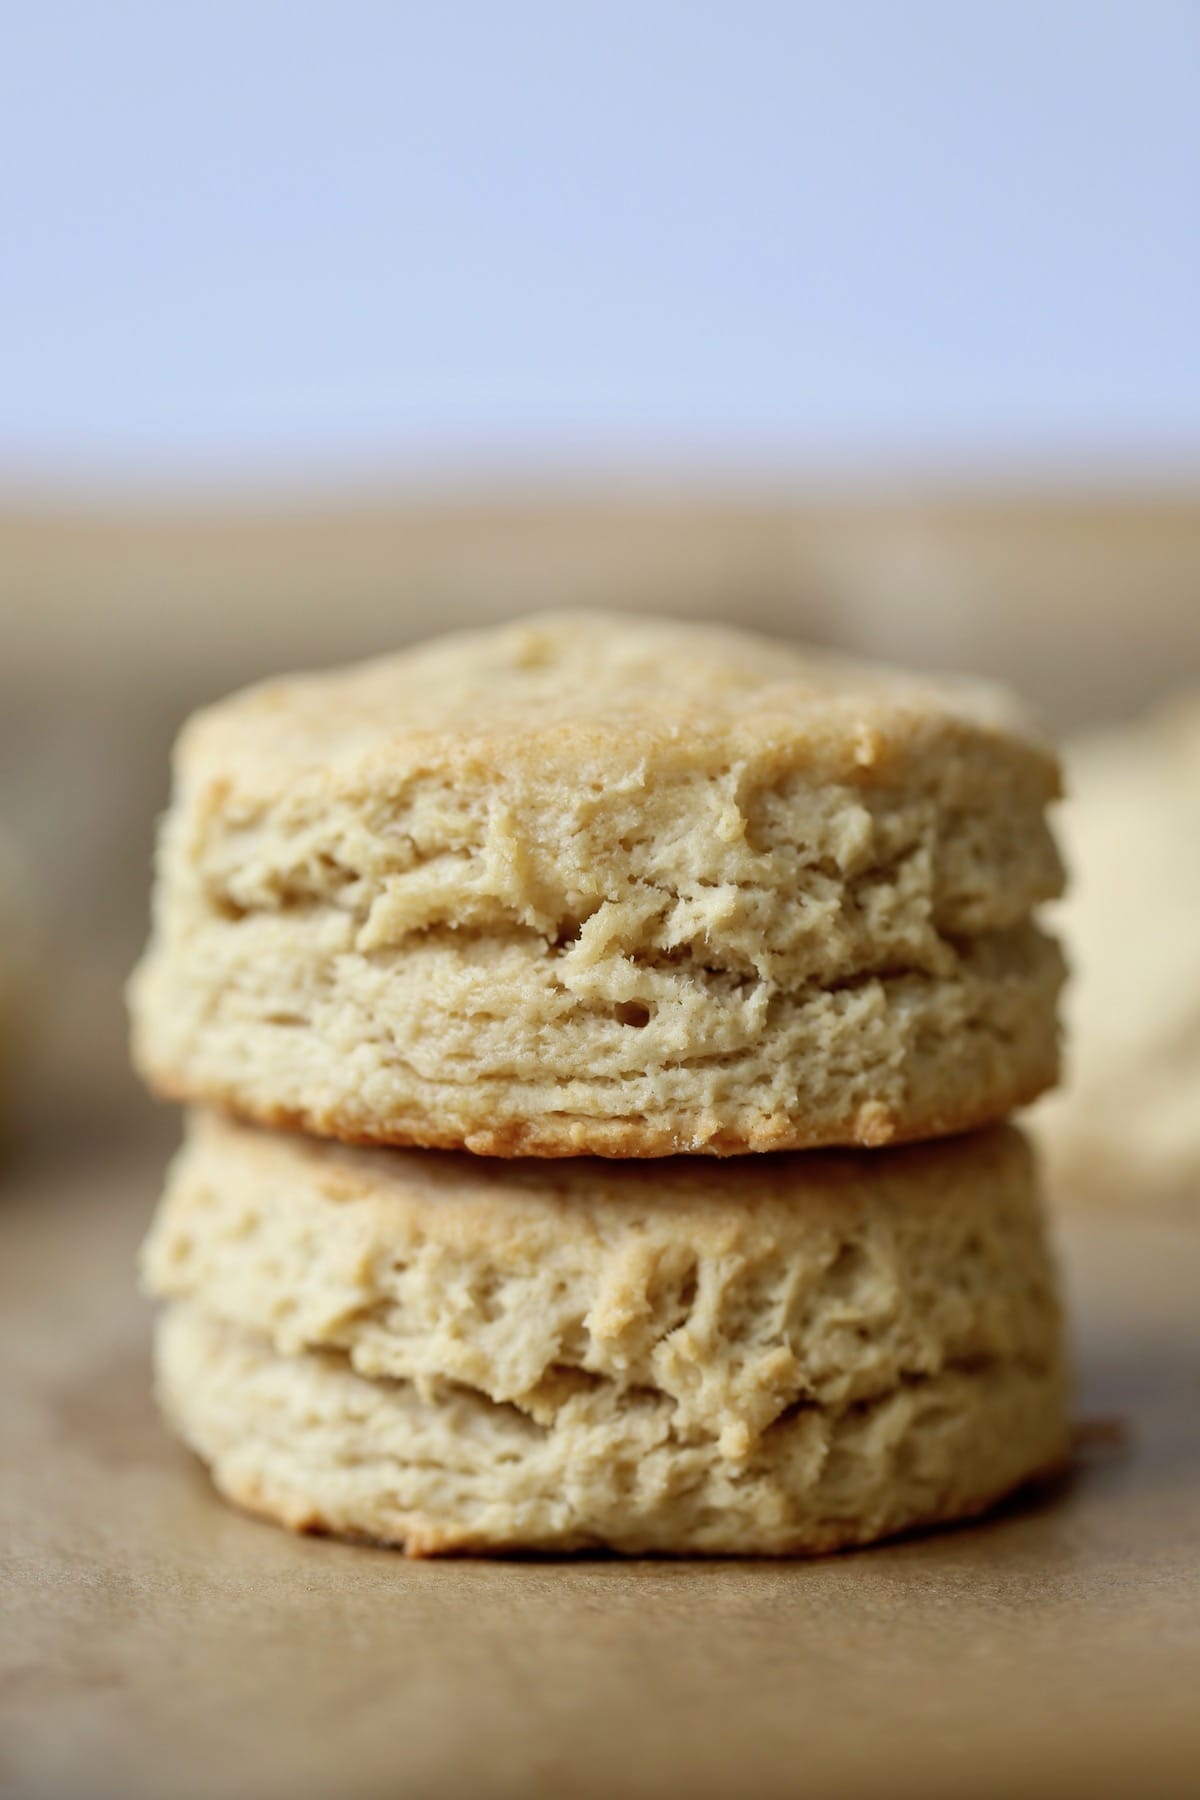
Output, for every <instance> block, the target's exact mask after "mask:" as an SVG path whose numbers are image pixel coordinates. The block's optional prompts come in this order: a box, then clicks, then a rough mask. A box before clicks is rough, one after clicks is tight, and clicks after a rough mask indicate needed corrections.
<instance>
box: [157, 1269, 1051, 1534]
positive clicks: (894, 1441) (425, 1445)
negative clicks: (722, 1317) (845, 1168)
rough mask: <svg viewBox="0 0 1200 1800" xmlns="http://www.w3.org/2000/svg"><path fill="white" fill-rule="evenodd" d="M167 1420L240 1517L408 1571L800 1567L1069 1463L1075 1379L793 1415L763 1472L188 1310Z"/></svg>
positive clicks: (674, 1425)
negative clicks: (1068, 1405)
mask: <svg viewBox="0 0 1200 1800" xmlns="http://www.w3.org/2000/svg"><path fill="white" fill-rule="evenodd" d="M156 1360H157V1370H158V1384H159V1392H160V1396H161V1398H162V1402H163V1405H164V1407H165V1409H166V1411H167V1413H168V1416H169V1417H170V1418H171V1419H172V1421H173V1422H174V1424H175V1427H176V1429H177V1430H178V1431H179V1433H180V1435H181V1436H182V1437H183V1438H184V1439H185V1440H186V1441H187V1442H188V1443H189V1444H191V1445H192V1447H193V1448H194V1449H196V1450H197V1451H198V1452H199V1454H200V1455H201V1456H202V1457H204V1459H205V1460H206V1461H207V1462H208V1463H209V1464H210V1466H211V1468H212V1472H213V1475H214V1478H215V1480H216V1482H217V1485H218V1486H219V1487H220V1488H221V1489H222V1490H223V1492H225V1493H226V1494H227V1495H228V1496H229V1497H230V1498H231V1499H233V1500H234V1501H236V1502H237V1503H238V1504H240V1505H243V1506H246V1507H248V1508H250V1509H251V1510H253V1511H256V1512H260V1513H264V1514H266V1515H268V1516H270V1517H272V1518H275V1519H278V1520H280V1521H281V1522H283V1523H284V1524H287V1525H290V1526H292V1527H294V1528H296V1529H304V1530H311V1529H319V1530H326V1531H333V1532H339V1533H344V1534H347V1535H351V1536H356V1537H367V1538H371V1539H374V1540H376V1541H378V1542H381V1543H395V1544H400V1545H403V1547H404V1548H405V1549H406V1550H407V1551H408V1552H409V1554H411V1555H432V1554H437V1553H439V1552H446V1551H456V1550H457V1551H463V1550H510V1549H542V1550H576V1549H584V1548H588V1547H591V1546H598V1545H604V1546H608V1547H610V1548H612V1549H616V1550H621V1551H626V1552H631V1553H644V1552H676V1553H678V1552H700V1553H709V1554H719V1555H737V1554H750V1555H804V1554H812V1553H817V1552H821V1551H828V1550H835V1549H839V1548H842V1547H845V1546H849V1545H854V1544H865V1543H869V1542H871V1541H872V1540H874V1539H878V1538H881V1537H885V1536H887V1535H889V1534H891V1533H894V1532H897V1531H903V1530H907V1529H909V1528H911V1527H913V1526H916V1525H928V1524H934V1523H939V1522H943V1521H946V1520H950V1519H956V1518H962V1517H965V1516H968V1515H970V1514H972V1513H976V1512H978V1511H980V1510H981V1509H982V1508H984V1507H986V1506H988V1505H990V1504H992V1503H993V1502H995V1501H996V1500H998V1499H1000V1498H1001V1497H1002V1496H1004V1495H1005V1494H1007V1493H1009V1492H1010V1491H1011V1490H1012V1489H1013V1488H1015V1487H1017V1486H1018V1485H1019V1484H1020V1483H1022V1482H1023V1481H1026V1480H1028V1479H1029V1478H1030V1477H1032V1476H1034V1475H1037V1474H1041V1473H1044V1472H1047V1471H1048V1470H1050V1469H1053V1468H1055V1467H1057V1466H1058V1465H1059V1464H1061V1462H1062V1461H1063V1459H1064V1457H1065V1455H1066V1447H1067V1441H1066V1422H1065V1412H1064V1401H1063V1382H1062V1371H1061V1367H1060V1366H1059V1365H1058V1363H1057V1362H1056V1363H1054V1364H1052V1365H1050V1366H1041V1367H1035V1366H1031V1365H1024V1364H1020V1363H998V1364H995V1365H991V1364H989V1365H984V1366H978V1367H977V1366H970V1367H964V1368H960V1369H952V1370H946V1371H944V1372H943V1373H941V1374H939V1375H935V1376H931V1377H927V1378H919V1379H915V1380H913V1381H910V1382H907V1383H905V1384H904V1385H903V1386H901V1387H899V1388H897V1389H895V1390H893V1391H891V1392H890V1393H887V1394H885V1395H883V1396H881V1397H879V1398H877V1399H875V1400H871V1401H865V1402H860V1403H852V1404H849V1405H845V1406H838V1407H825V1406H819V1405H813V1406H804V1407H798V1408H796V1409H793V1410H792V1411H790V1412H788V1413H787V1414H786V1415H784V1416H783V1417H782V1418H781V1419H780V1420H779V1421H778V1422H777V1423H776V1424H775V1426H774V1427H773V1428H772V1429H771V1431H769V1432H768V1433H767V1434H766V1435H765V1436H764V1437H763V1438H762V1439H761V1440H760V1442H759V1443H758V1444H757V1445H756V1447H755V1449H754V1450H753V1452H752V1453H751V1454H750V1455H749V1456H748V1457H746V1458H743V1459H739V1460H732V1459H730V1458H728V1457H726V1456H723V1455H722V1454H721V1452H720V1450H719V1449H718V1447H717V1446H716V1444H715V1442H714V1440H713V1439H712V1438H711V1437H708V1436H705V1435H703V1434H701V1433H699V1432H691V1431H686V1430H681V1429H680V1426H679V1421H678V1418H677V1415H676V1412H675V1409H674V1408H673V1407H672V1406H671V1405H670V1403H669V1402H668V1401H665V1400H663V1399H662V1398H660V1397H651V1396H648V1395H644V1394H639V1395H617V1394H615V1393H614V1392H613V1391H611V1390H607V1389H600V1390H595V1391H589V1392H587V1393H584V1394H580V1395H577V1396H575V1397H574V1398H572V1399H571V1400H569V1401H567V1402H566V1403H565V1404H564V1405H563V1406H561V1407H560V1408H559V1409H558V1410H557V1412H556V1413H555V1416H554V1420H553V1422H552V1423H551V1424H549V1425H542V1424H539V1423H538V1422H537V1421H535V1420H533V1419H531V1418H530V1417H529V1416H528V1415H527V1414H525V1413H522V1412H520V1411H519V1410H517V1409H516V1408H514V1407H510V1406H498V1405H495V1404H494V1403H492V1402H490V1401H487V1400H485V1399H483V1398H482V1397H481V1396H479V1395H478V1394H477V1393H474V1392H471V1391H469V1390H464V1389H458V1388H450V1389H447V1390H445V1391H443V1392H441V1393H440V1394H439V1395H437V1396H436V1397H431V1398H422V1396H421V1395H420V1394H419V1393H418V1391H417V1390H416V1389H415V1388H414V1387H413V1386H412V1385H411V1384H409V1383H407V1382H395V1381H380V1380H365V1379H364V1378H363V1377H362V1376H360V1375H357V1374H355V1373H353V1372H352V1371H351V1370H350V1369H349V1367H348V1365H347V1363H346V1361H345V1359H344V1358H341V1357H337V1356H334V1355H331V1354H323V1355H317V1354H309V1355H302V1356H294V1357H287V1356H280V1355H278V1354H277V1353H276V1352H275V1351H274V1350H272V1349H271V1347H270V1346H269V1345H268V1344H267V1343H266V1341H265V1340H264V1339H262V1338H259V1337H256V1336H254V1335H253V1334H251V1333H247V1332H244V1331H241V1330H239V1329H237V1328H236V1327H234V1326H231V1325H228V1324H226V1323H224V1322H222V1321H219V1320H215V1319H212V1318H210V1317H209V1316H208V1315H206V1314H205V1313H204V1312H203V1311H202V1310H201V1309H199V1308H198V1307H195V1306H192V1305H189V1304H187V1303H181V1304H176V1305H174V1306H172V1307H170V1308H169V1309H168V1311H167V1312H166V1314H165V1315H164V1317H163V1318H162V1319H161V1320H160V1322H159V1326H158V1335H157V1345H156Z"/></svg>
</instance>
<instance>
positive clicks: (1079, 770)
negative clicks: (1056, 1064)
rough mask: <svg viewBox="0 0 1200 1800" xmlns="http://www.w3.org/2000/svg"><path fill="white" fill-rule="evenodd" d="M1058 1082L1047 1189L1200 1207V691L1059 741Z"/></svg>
mask: <svg viewBox="0 0 1200 1800" xmlns="http://www.w3.org/2000/svg"><path fill="white" fill-rule="evenodd" d="M1067 769H1068V783H1069V798H1068V802H1067V805H1066V806H1065V807H1064V809H1063V829H1064V834H1065V841H1066V845H1067V851H1068V855H1069V859H1070V862H1071V866H1072V875H1073V880H1072V890H1071V898H1070V900H1069V901H1068V903H1067V904H1066V906H1065V907H1064V909H1063V917H1062V925H1063V931H1064V934H1065V936H1066V937H1067V938H1068V940H1069V944H1070V949H1071V956H1072V961H1073V963H1074V964H1075V966H1076V969H1077V975H1078V979H1077V980H1076V982H1075V983H1074V984H1073V990H1072V994H1071V999H1070V1002H1069V1015H1070V1019H1071V1025H1072V1054H1071V1058H1070V1066H1069V1069H1068V1076H1069V1079H1068V1084H1067V1087H1066V1089H1065V1091H1064V1092H1063V1093H1062V1095H1060V1096H1056V1097H1055V1098H1054V1100H1053V1101H1051V1102H1050V1103H1048V1104H1047V1105H1046V1107H1045V1108H1044V1109H1039V1113H1038V1115H1037V1117H1038V1125H1039V1129H1040V1131H1041V1133H1042V1136H1043V1138H1044V1141H1045V1145H1046V1151H1047V1162H1048V1170H1049V1175H1050V1180H1051V1185H1052V1189H1053V1192H1054V1194H1055V1196H1056V1198H1061V1199H1063V1200H1065V1201H1067V1202H1069V1203H1071V1204H1079V1205H1083V1206H1087V1205H1098V1206H1107V1205H1112V1206H1117V1207H1121V1206H1128V1207H1131V1208H1149V1209H1158V1210H1161V1211H1174V1212H1177V1213H1179V1214H1180V1215H1183V1216H1192V1217H1197V1216H1200V690H1197V691H1195V692H1194V693H1192V694H1190V695H1187V696H1181V697H1179V698H1178V699H1177V700H1176V701H1175V702H1174V703H1173V704H1171V705H1168V706H1166V707H1164V708H1162V709H1161V710H1160V711H1158V712H1157V713H1156V714H1153V715H1152V716H1150V717H1149V718H1147V719H1145V720H1143V721H1141V722H1140V723H1139V724H1136V725H1132V726H1128V727H1126V728H1124V729H1114V730H1110V731H1106V732H1097V733H1094V734H1092V735H1090V736H1087V737H1084V738H1081V739H1080V740H1079V741H1078V743H1077V744H1075V745H1074V746H1073V747H1072V748H1071V749H1070V750H1069V753H1068V764H1067Z"/></svg>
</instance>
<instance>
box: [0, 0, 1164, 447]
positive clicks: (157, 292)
mask: <svg viewBox="0 0 1200 1800" xmlns="http://www.w3.org/2000/svg"><path fill="white" fill-rule="evenodd" d="M0 256H2V258H3V272H2V290H0V291H2V294H3V300H2V305H3V332H2V335H0V355H2V358H3V366H2V369H0V375H2V379H0V474H3V475H4V476H6V477H7V478H8V479H9V480H10V481H11V480H12V479H14V478H15V479H17V480H33V481H35V482H36V481H39V480H45V479H48V480H51V481H53V480H57V479H62V478H64V477H68V478H71V479H75V478H78V477H79V476H83V477H85V478H96V479H101V480H111V479H118V480H120V479H123V478H126V477H130V478H144V477H145V476H147V475H149V476H152V477H166V478H169V479H173V478H175V477H176V476H180V477H184V478H187V477H190V476H195V475H197V474H199V475H204V476H207V475H212V474H217V475H221V476H224V475H227V474H228V473H230V472H231V471H240V470H256V471H259V472H267V473H271V472H279V473H284V474H287V473H294V472H295V471H297V470H303V471H306V472H311V471H317V472H322V473H327V472H336V471H343V470H357V471H362V472H369V471H373V470H375V471H394V470H397V469H406V470H419V469H422V468H437V467H439V466H442V465H444V464H445V463H446V462H447V461H450V462H453V463H460V462H461V461H462V460H463V459H467V460H470V461H473V462H476V463H480V464H483V465H485V466H488V467H495V466H497V465H503V466H511V465H512V464H513V462H514V461H515V462H516V463H518V464H522V463H525V464H533V465H537V466H539V467H551V468H554V467H564V466H569V465H571V464H572V463H573V462H583V463H588V462H594V461H596V460H602V461H606V462H609V463H611V462H613V461H614V459H616V460H620V459H634V460H638V461H646V462H648V463H652V462H653V461H654V460H655V459H656V458H661V457H664V456H665V457H670V458H671V459H673V460H674V461H675V462H679V461H680V460H681V459H682V460H685V461H691V462H693V463H697V464H705V463H710V464H711V463H713V462H717V463H720V464H723V465H724V466H726V467H730V466H733V467H736V466H739V465H755V466H758V467H762V466H768V467H769V466H776V465H778V466H792V467H794V466H796V465H797V464H798V463H802V464H806V465H809V464H812V465H816V466H818V467H824V466H833V465H847V464H848V465H855V464H861V463H864V462H866V463H870V464H878V463H881V462H882V463H884V464H888V463H895V462H897V461H899V462H901V463H905V462H907V461H909V460H911V459H917V460H922V461H924V462H926V463H929V462H932V463H935V464H937V465H939V466H948V467H950V468H951V469H953V468H955V467H957V466H959V465H960V464H962V463H971V462H973V461H982V462H983V463H985V464H986V463H988V462H989V461H990V462H993V463H994V462H995V461H997V460H1000V461H1002V462H1004V461H1007V462H1012V461H1014V460H1015V461H1017V462H1018V463H1019V462H1021V461H1022V460H1029V459H1033V460H1034V461H1040V462H1042V463H1045V462H1047V461H1049V462H1051V463H1054V462H1062V461H1066V462H1067V463H1071V464H1078V463H1079V462H1080V461H1083V462H1087V463H1094V462H1097V461H1100V462H1116V463H1118V464H1120V465H1121V466H1123V467H1126V468H1128V467H1129V466H1131V465H1132V466H1134V467H1141V466H1146V465H1147V463H1148V462H1149V461H1152V460H1157V461H1158V462H1163V461H1165V462H1167V463H1170V462H1171V461H1172V460H1173V459H1174V460H1175V461H1176V462H1178V461H1179V460H1183V461H1185V462H1186V461H1191V460H1194V459H1195V458H1196V457H1197V455H1198V454H1200V3H1197V0H1191V3H1188V4H1165V3H1162V0H1139V3H1124V4H1105V3H1104V0H1087V3H1085V0H1079V3H1077V0H1040V3H1033V0H1008V3H1006V0H994V3H993V4H984V3H982V0H979V3H976V0H896V3H895V4H888V3H886V0H874V3H869V0H849V3H844V0H822V3H820V4H794V5H787V4H752V3H751V4H721V5H715V4H703V3H702V0H701V3H699V4H673V3H669V0H632V3H626V0H606V3H604V4H591V3H589V4H582V5H581V4H573V3H572V0H552V3H551V0H547V3H544V4H543V3H521V0H515V3H508V0H497V3H495V4H484V3H482V0H464V3H461V4H457V5H455V4H445V3H439V0H434V3H432V4H429V3H426V4H420V5H384V4H368V3H358V4H354V3H347V4H333V3H330V4H325V5H319V6H317V5H304V4H285V3H280V4H266V3H265V0H239V3H237V4H225V3H222V0H207V3H199V0H193V3H192V4H190V5H188V4H170V3H169V0H154V3H153V4H141V3H138V4H121V3H120V0H117V3H115V4H82V3H78V4H73V5H72V4H54V3H53V0H27V3H26V4H22V5H13V4H10V5H8V6H6V7H5V8H4V14H3V33H2V47H0Z"/></svg>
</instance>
